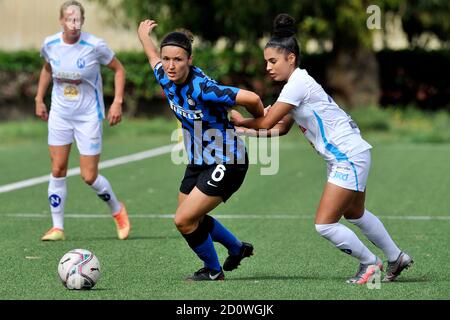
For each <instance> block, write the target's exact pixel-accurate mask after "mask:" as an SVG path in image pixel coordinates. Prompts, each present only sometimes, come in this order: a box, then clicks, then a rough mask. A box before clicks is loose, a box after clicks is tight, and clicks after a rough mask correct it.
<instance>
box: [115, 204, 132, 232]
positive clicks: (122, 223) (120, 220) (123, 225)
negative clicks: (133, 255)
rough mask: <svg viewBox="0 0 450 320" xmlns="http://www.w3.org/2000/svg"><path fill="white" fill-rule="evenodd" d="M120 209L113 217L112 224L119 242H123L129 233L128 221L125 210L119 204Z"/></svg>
mask: <svg viewBox="0 0 450 320" xmlns="http://www.w3.org/2000/svg"><path fill="white" fill-rule="evenodd" d="M120 206H121V209H120V211H119V213H118V214H116V215H114V216H113V218H114V222H115V223H116V227H117V236H118V237H119V239H120V240H125V239H127V238H128V234H129V233H130V228H131V226H130V220H129V219H128V213H127V209H126V208H125V205H124V204H123V203H121V204H120Z"/></svg>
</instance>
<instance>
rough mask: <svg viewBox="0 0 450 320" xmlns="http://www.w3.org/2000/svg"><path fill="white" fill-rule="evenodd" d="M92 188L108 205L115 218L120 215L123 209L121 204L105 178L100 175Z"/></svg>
mask: <svg viewBox="0 0 450 320" xmlns="http://www.w3.org/2000/svg"><path fill="white" fill-rule="evenodd" d="M91 187H92V189H94V191H95V193H97V196H98V197H99V198H100V199H102V200H103V201H105V202H106V203H107V204H108V206H109V209H111V214H112V215H113V216H115V215H117V214H119V212H120V209H121V206H120V202H119V201H118V200H117V198H116V195H115V194H114V191H113V190H112V187H111V184H110V183H109V181H108V180H107V179H106V178H105V177H104V176H102V175H98V176H97V179H96V180H95V181H94V183H93V184H92V185H91Z"/></svg>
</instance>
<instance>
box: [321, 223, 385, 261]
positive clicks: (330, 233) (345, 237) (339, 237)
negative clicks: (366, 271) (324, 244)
mask: <svg viewBox="0 0 450 320" xmlns="http://www.w3.org/2000/svg"><path fill="white" fill-rule="evenodd" d="M316 230H317V232H318V233H319V234H320V235H321V236H323V237H324V238H325V239H327V240H329V241H330V242H332V243H333V244H334V245H335V246H336V247H337V248H338V249H340V250H341V251H343V252H345V253H347V254H350V255H351V256H353V257H355V258H357V259H359V261H360V263H362V264H371V263H374V262H375V261H376V259H377V257H376V256H375V255H374V254H373V253H372V252H371V251H370V250H369V249H368V248H367V247H366V246H365V245H364V244H363V243H362V242H361V240H359V239H358V237H357V236H356V234H355V233H354V232H353V231H352V230H350V229H349V228H347V227H346V226H344V225H343V224H340V223H331V224H316Z"/></svg>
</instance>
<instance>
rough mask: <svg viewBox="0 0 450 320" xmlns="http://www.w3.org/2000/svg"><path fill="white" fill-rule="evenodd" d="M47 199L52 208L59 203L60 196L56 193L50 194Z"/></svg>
mask: <svg viewBox="0 0 450 320" xmlns="http://www.w3.org/2000/svg"><path fill="white" fill-rule="evenodd" d="M48 201H49V202H50V205H51V206H52V207H53V208H57V207H59V205H60V204H61V197H60V196H58V195H57V194H52V195H51V196H50V197H48Z"/></svg>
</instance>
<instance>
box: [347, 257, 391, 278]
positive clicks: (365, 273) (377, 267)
mask: <svg viewBox="0 0 450 320" xmlns="http://www.w3.org/2000/svg"><path fill="white" fill-rule="evenodd" d="M379 271H383V262H382V261H381V259H380V258H378V257H377V261H376V262H375V264H362V263H360V264H359V269H358V272H356V274H355V276H354V277H352V278H350V279H348V280H347V281H346V282H347V283H352V284H365V283H367V281H369V279H370V277H372V276H373V275H374V274H375V273H377V272H379Z"/></svg>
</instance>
